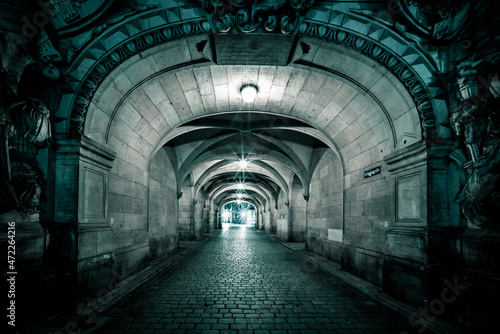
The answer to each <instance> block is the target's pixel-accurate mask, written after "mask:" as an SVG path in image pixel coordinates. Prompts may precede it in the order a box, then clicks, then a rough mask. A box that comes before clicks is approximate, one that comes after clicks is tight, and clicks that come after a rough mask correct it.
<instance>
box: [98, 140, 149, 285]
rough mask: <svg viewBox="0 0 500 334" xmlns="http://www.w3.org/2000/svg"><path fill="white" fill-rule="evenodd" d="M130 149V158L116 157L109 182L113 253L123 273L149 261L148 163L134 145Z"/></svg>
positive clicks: (145, 264)
mask: <svg viewBox="0 0 500 334" xmlns="http://www.w3.org/2000/svg"><path fill="white" fill-rule="evenodd" d="M127 152H129V153H128V157H122V156H119V157H117V159H116V160H115V162H114V167H113V168H112V169H111V171H110V173H109V183H108V216H109V221H110V224H111V226H112V228H113V246H114V252H113V253H114V257H115V261H116V267H117V270H118V272H120V273H121V274H122V275H129V274H133V273H136V272H138V271H140V270H141V269H144V268H145V267H146V266H147V265H148V263H149V232H148V173H147V170H148V162H147V160H146V159H145V158H144V157H143V156H141V155H140V154H139V153H138V152H137V151H135V150H133V149H131V148H130V147H129V148H128V150H127ZM125 159H126V160H125Z"/></svg>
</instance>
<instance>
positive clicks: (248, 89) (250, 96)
mask: <svg viewBox="0 0 500 334" xmlns="http://www.w3.org/2000/svg"><path fill="white" fill-rule="evenodd" d="M257 92H258V89H257V86H255V85H252V84H247V85H243V86H242V87H241V89H240V93H241V97H242V98H243V101H245V102H247V103H250V102H253V100H255V96H257Z"/></svg>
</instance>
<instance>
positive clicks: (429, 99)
mask: <svg viewBox="0 0 500 334" xmlns="http://www.w3.org/2000/svg"><path fill="white" fill-rule="evenodd" d="M341 14H342V16H343V17H344V19H343V20H340V21H338V23H336V24H333V23H330V22H322V21H313V20H310V19H304V20H303V22H302V23H301V24H300V26H299V27H298V29H297V31H296V32H295V33H296V35H297V36H307V37H313V38H316V39H320V40H324V41H328V42H333V43H335V44H339V45H343V46H347V47H350V48H352V49H354V50H356V51H357V52H360V53H362V54H365V55H367V56H368V57H370V58H372V59H374V60H375V61H377V62H379V63H380V64H381V65H383V66H384V67H385V68H387V69H388V70H389V71H390V72H391V73H392V74H394V75H395V76H396V77H397V78H398V79H399V80H400V82H402V83H403V84H404V86H405V87H406V89H407V90H408V92H409V93H410V95H411V96H412V98H413V100H414V102H415V105H416V106H417V109H418V111H419V114H420V118H421V121H422V122H421V123H422V132H423V135H424V137H429V136H432V134H433V133H435V132H436V128H437V124H436V118H435V110H436V108H435V107H434V103H435V101H436V100H443V99H442V98H438V96H440V95H441V94H442V92H443V90H442V89H441V88H440V82H439V81H440V80H439V78H436V77H435V73H436V72H437V71H436V70H435V66H434V65H433V64H432V62H431V61H430V60H429V59H428V58H427V57H426V56H425V55H424V54H423V53H422V52H420V51H419V50H417V49H416V48H414V47H413V46H411V45H410V44H409V42H406V41H402V38H401V37H400V36H399V35H397V34H396V33H394V32H392V31H390V30H389V29H387V28H385V27H384V26H382V25H381V24H379V23H376V22H374V21H369V20H367V19H364V18H361V17H356V16H355V15H354V14H352V13H341ZM331 15H332V16H335V15H339V13H336V12H333V11H331ZM347 18H348V19H347ZM141 19H144V20H147V19H149V18H141V17H138V18H137V20H141ZM356 20H357V21H362V23H363V24H365V25H366V26H367V27H368V28H367V29H366V32H365V34H363V33H360V32H357V31H355V30H353V29H350V28H349V27H350V26H352V24H349V22H351V23H352V21H356ZM374 31H377V33H374ZM210 33H211V25H210V23H209V21H208V20H207V18H206V17H202V16H201V17H197V18H193V19H191V20H190V21H184V22H180V23H179V22H176V23H173V24H172V23H169V24H162V25H159V26H157V27H152V28H150V29H149V30H148V31H146V32H143V33H141V34H137V35H134V36H131V37H129V38H127V39H125V40H123V41H122V42H120V43H117V44H116V45H115V46H113V47H111V48H110V49H109V50H108V51H103V54H104V55H103V56H101V57H100V58H99V59H94V64H93V65H92V66H91V67H89V68H86V67H87V65H86V62H85V59H84V57H83V56H80V57H78V59H79V60H80V62H79V63H77V64H75V66H72V70H71V71H70V75H68V79H67V81H66V84H67V88H69V89H70V91H72V96H71V97H70V98H69V99H70V101H68V102H66V103H64V104H62V106H61V108H67V109H69V110H70V111H69V113H70V115H69V122H68V124H67V126H66V131H67V132H73V133H83V129H84V124H85V117H86V113H87V110H88V108H89V105H90V101H91V100H92V98H93V96H94V94H95V92H96V91H97V88H98V87H99V86H100V84H101V83H102V82H103V80H104V79H105V78H106V77H107V76H108V75H109V74H110V73H111V71H112V70H113V69H115V68H116V67H117V66H118V65H120V64H121V63H123V62H124V61H125V60H127V59H129V58H131V57H132V56H134V55H136V54H138V53H139V52H143V51H145V50H147V49H150V48H153V47H156V46H158V45H162V44H165V43H168V42H171V41H173V40H176V39H179V38H184V37H189V36H195V35H201V34H210ZM108 36H112V33H111V32H110V33H109V34H108ZM370 36H378V37H377V39H375V38H372V37H370ZM384 38H386V39H389V38H390V39H391V40H393V41H394V40H397V41H398V43H399V46H400V49H404V50H406V51H400V52H399V53H396V52H395V51H394V50H392V49H391V47H390V46H389V44H390V43H385V42H384ZM101 42H102V41H101ZM95 43H97V42H95ZM95 43H94V44H95ZM386 44H388V45H386ZM91 47H93V44H90V45H89V46H88V47H87V50H88V49H90V48H91ZM408 54H411V55H412V57H409V56H408ZM82 58H83V59H82ZM80 65H81V67H80ZM419 65H423V68H424V69H423V70H422V71H423V72H425V73H424V74H426V75H427V77H428V78H427V79H426V80H425V79H424V78H423V77H422V75H421V74H422V73H418V72H417V70H416V69H415V66H419ZM79 71H83V72H85V74H84V75H79V78H78V77H74V76H72V75H71V73H77V72H79ZM68 104H69V105H68Z"/></svg>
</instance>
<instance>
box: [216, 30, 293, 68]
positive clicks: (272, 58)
mask: <svg viewBox="0 0 500 334" xmlns="http://www.w3.org/2000/svg"><path fill="white" fill-rule="evenodd" d="M292 43H293V36H289V35H276V36H273V38H266V37H265V36H262V35H260V34H248V35H247V36H245V38H244V39H241V38H238V37H237V36H236V35H234V34H227V35H224V34H220V35H216V36H215V53H216V58H217V60H216V63H217V64H218V65H234V64H238V65H240V64H241V61H242V59H243V61H244V63H245V65H278V66H285V65H286V64H287V60H288V57H289V54H290V51H291V49H292Z"/></svg>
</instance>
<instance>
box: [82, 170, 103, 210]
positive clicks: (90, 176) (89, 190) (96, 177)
mask: <svg viewBox="0 0 500 334" xmlns="http://www.w3.org/2000/svg"><path fill="white" fill-rule="evenodd" d="M83 178H84V181H83V183H84V196H83V200H84V205H83V216H84V217H85V218H105V208H106V193H105V189H106V185H105V184H106V175H105V174H104V173H100V172H96V171H93V170H90V169H85V170H84V173H83Z"/></svg>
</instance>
